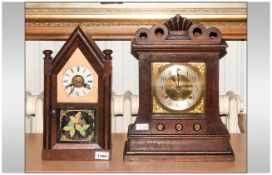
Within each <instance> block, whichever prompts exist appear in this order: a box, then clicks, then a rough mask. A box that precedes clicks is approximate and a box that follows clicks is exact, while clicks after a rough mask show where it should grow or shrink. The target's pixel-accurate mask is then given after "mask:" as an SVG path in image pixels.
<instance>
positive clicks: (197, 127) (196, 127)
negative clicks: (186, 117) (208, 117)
mask: <svg viewBox="0 0 272 175" xmlns="http://www.w3.org/2000/svg"><path fill="white" fill-rule="evenodd" d="M200 129H201V125H200V124H198V123H196V124H194V130H195V131H199V130H200Z"/></svg>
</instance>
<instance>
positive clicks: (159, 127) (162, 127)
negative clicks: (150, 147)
mask: <svg viewBox="0 0 272 175" xmlns="http://www.w3.org/2000/svg"><path fill="white" fill-rule="evenodd" d="M164 128H165V126H164V124H162V123H159V124H157V130H158V131H163V130H164Z"/></svg>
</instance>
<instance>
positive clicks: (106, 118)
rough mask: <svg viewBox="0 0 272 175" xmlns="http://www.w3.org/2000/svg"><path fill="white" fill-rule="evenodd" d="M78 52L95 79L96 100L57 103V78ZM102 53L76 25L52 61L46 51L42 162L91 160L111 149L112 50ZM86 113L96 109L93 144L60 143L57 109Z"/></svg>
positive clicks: (49, 51)
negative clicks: (95, 76) (96, 84)
mask: <svg viewBox="0 0 272 175" xmlns="http://www.w3.org/2000/svg"><path fill="white" fill-rule="evenodd" d="M76 49H79V50H80V51H81V53H82V54H83V56H84V57H85V59H86V60H87V62H88V64H90V65H91V66H92V67H93V68H94V70H95V72H96V74H97V76H98V82H96V83H98V92H97V93H98V94H97V101H96V102H92V103H89V102H88V101H87V102H86V101H84V102H75V103H71V102H58V99H57V96H58V94H57V75H58V72H60V70H61V69H62V68H63V67H64V65H65V64H66V63H67V62H68V60H69V59H70V57H71V56H72V54H73V53H74V52H75V51H76ZM103 52H104V54H103V53H102V52H101V50H100V49H99V48H98V46H97V45H96V43H95V42H94V41H93V40H92V38H91V37H90V36H88V35H87V34H86V33H84V31H83V30H82V29H81V28H80V27H79V26H78V27H77V28H76V29H75V30H74V31H73V33H72V34H71V36H70V37H69V39H68V40H67V41H66V43H65V44H64V45H63V47H62V48H61V49H60V51H59V52H58V53H57V55H56V56H55V58H54V59H53V58H52V57H51V54H52V51H51V50H45V51H44V52H43V53H44V54H45V57H44V135H43V151H42V158H43V159H44V160H94V159H95V152H96V151H104V152H108V153H109V156H110V149H111V127H110V126H111V124H110V119H111V115H110V111H111V75H112V67H111V66H112V62H111V53H112V51H111V50H104V51H103ZM63 109H64V110H88V109H91V110H92V109H95V113H96V114H95V116H94V117H95V118H96V121H97V122H96V126H95V128H96V134H95V136H96V139H95V142H92V143H86V142H84V143H81V142H75V143H71V142H67V143H63V142H61V143H60V142H59V141H58V137H59V136H58V125H59V124H58V123H59V122H58V118H59V115H60V110H63Z"/></svg>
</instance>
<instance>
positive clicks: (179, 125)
mask: <svg viewBox="0 0 272 175" xmlns="http://www.w3.org/2000/svg"><path fill="white" fill-rule="evenodd" d="M176 130H177V131H181V130H183V125H182V124H180V123H178V124H176Z"/></svg>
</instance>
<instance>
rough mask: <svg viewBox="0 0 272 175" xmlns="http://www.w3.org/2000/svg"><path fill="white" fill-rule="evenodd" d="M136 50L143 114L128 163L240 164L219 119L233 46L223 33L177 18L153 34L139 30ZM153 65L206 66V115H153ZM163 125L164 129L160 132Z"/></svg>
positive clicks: (132, 132)
mask: <svg viewBox="0 0 272 175" xmlns="http://www.w3.org/2000/svg"><path fill="white" fill-rule="evenodd" d="M131 47H132V54H133V55H134V56H135V57H136V58H137V59H138V60H139V112H138V116H137V119H136V121H135V123H134V124H131V125H130V126H129V128H128V140H127V142H126V143H125V147H124V160H125V161H159V160H161V161H165V160H167V161H232V160H234V154H233V151H232V148H231V145H230V143H229V140H230V135H229V133H228V131H227V129H226V128H225V126H224V124H223V123H222V121H221V119H220V115H219V59H220V58H221V57H223V56H224V54H225V53H226V47H227V44H226V43H225V42H224V41H223V40H222V38H221V33H220V31H219V30H218V29H217V28H213V27H211V28H207V29H206V28H205V27H204V26H203V25H202V24H198V23H192V22H191V21H190V20H188V19H186V18H183V17H181V16H180V15H177V16H175V17H174V18H171V19H169V21H167V22H166V23H159V24H156V25H154V26H153V27H152V28H151V29H146V28H140V29H139V30H137V32H136V36H135V40H133V41H132V45H131ZM153 62H171V63H179V62H183V63H186V62H203V63H205V64H206V79H205V82H206V94H205V106H204V111H205V112H204V114H203V115H200V116H199V115H195V114H188V113H187V114H186V113H185V114H184V113H183V114H178V115H176V114H175V115H173V114H154V113H153V112H152V87H151V74H152V70H151V67H152V66H151V65H152V63H153ZM178 123H181V124H182V125H183V129H182V130H181V131H177V130H176V128H175V127H176V125H177V124H178ZM159 124H162V125H161V126H163V127H162V130H159V129H157V127H158V125H159ZM195 124H200V126H201V129H200V130H199V131H196V130H194V125H195ZM137 125H138V126H137ZM144 126H147V128H146V127H144ZM139 128H140V129H139ZM143 128H144V129H143Z"/></svg>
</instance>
